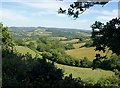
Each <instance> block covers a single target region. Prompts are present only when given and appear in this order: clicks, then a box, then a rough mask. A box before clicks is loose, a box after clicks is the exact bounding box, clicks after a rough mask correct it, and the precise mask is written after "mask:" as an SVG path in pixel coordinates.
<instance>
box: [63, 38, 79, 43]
mask: <svg viewBox="0 0 120 88" xmlns="http://www.w3.org/2000/svg"><path fill="white" fill-rule="evenodd" d="M78 41H79V39H72V40H69V41H61V42H62V43H76V42H78Z"/></svg>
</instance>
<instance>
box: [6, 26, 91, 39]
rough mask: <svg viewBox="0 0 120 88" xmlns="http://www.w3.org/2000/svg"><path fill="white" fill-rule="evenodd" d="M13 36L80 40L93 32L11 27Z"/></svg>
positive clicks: (10, 30)
mask: <svg viewBox="0 0 120 88" xmlns="http://www.w3.org/2000/svg"><path fill="white" fill-rule="evenodd" d="M8 29H9V32H10V33H11V35H12V36H16V37H20V38H23V37H24V38H27V37H29V38H30V37H31V38H33V37H34V38H37V37H44V36H55V37H72V38H80V37H81V36H82V37H88V36H90V35H91V30H83V29H70V28H48V27H9V28H8Z"/></svg>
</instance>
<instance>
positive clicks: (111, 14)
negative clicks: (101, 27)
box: [96, 9, 118, 21]
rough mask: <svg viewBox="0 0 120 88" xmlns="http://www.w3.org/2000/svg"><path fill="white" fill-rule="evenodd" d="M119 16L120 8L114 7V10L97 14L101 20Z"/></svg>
mask: <svg viewBox="0 0 120 88" xmlns="http://www.w3.org/2000/svg"><path fill="white" fill-rule="evenodd" d="M116 17H118V9H114V10H112V11H106V10H104V11H102V12H101V15H99V16H97V17H96V18H97V19H98V20H101V21H109V20H111V19H113V18H116Z"/></svg>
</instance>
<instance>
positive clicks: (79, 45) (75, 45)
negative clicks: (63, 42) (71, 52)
mask: <svg viewBox="0 0 120 88" xmlns="http://www.w3.org/2000/svg"><path fill="white" fill-rule="evenodd" d="M83 45H85V43H77V44H73V46H74V48H75V49H78V48H80V47H81V46H83Z"/></svg>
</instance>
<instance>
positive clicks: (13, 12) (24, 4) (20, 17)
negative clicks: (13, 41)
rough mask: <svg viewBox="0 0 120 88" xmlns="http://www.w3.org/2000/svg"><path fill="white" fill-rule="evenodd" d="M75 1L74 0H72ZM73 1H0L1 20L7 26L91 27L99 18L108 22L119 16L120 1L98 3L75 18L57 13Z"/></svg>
mask: <svg viewBox="0 0 120 88" xmlns="http://www.w3.org/2000/svg"><path fill="white" fill-rule="evenodd" d="M70 1H74V0H70ZM71 3H72V2H67V1H65V2H60V1H56V0H44V2H43V1H41V0H5V1H2V2H0V6H1V7H0V22H2V23H3V24H4V25H7V26H25V27H27V26H29V27H33V26H35V27H37V26H42V27H61V28H77V29H86V30H88V29H91V28H90V26H91V25H92V24H93V23H94V22H95V21H96V20H97V21H101V22H106V21H109V20H111V19H112V18H115V17H118V2H114V0H113V1H111V2H109V3H108V4H106V5H105V6H104V7H102V6H101V5H96V6H93V7H91V8H90V9H88V10H86V12H84V13H83V14H81V15H79V18H78V19H76V20H74V19H73V18H72V17H69V16H67V15H63V14H62V15H61V14H58V13H57V10H58V9H59V7H62V8H68V7H69V4H71ZM1 17H2V18H1Z"/></svg>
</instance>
